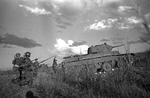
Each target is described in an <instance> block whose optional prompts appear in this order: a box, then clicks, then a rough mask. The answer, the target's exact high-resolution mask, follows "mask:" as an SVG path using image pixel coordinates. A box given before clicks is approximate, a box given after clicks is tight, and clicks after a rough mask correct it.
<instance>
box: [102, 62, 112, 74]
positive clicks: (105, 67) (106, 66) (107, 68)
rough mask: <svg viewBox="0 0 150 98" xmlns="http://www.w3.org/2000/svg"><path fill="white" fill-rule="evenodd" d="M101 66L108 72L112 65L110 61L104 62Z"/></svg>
mask: <svg viewBox="0 0 150 98" xmlns="http://www.w3.org/2000/svg"><path fill="white" fill-rule="evenodd" d="M102 68H103V70H104V71H105V72H110V71H111V70H112V66H111V64H110V63H104V64H103V66H102Z"/></svg>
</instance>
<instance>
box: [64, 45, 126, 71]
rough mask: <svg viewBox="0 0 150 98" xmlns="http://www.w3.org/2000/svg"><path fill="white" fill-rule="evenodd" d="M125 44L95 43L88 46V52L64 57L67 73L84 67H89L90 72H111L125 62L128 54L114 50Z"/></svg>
mask: <svg viewBox="0 0 150 98" xmlns="http://www.w3.org/2000/svg"><path fill="white" fill-rule="evenodd" d="M120 46H124V44H123V45H117V46H111V45H108V44H106V43H104V44H101V45H95V46H91V47H89V48H88V51H87V54H83V55H72V56H67V57H64V58H63V59H64V61H63V62H62V63H61V65H62V66H63V68H64V69H65V72H66V73H72V74H77V73H80V72H81V69H82V68H86V69H87V68H88V70H89V72H94V73H102V72H103V73H106V72H111V71H112V70H113V69H114V68H118V67H120V66H121V65H122V64H124V60H123V58H127V57H128V55H127V54H120V53H119V51H112V49H113V48H116V47H120Z"/></svg>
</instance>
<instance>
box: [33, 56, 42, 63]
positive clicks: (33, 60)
mask: <svg viewBox="0 0 150 98" xmlns="http://www.w3.org/2000/svg"><path fill="white" fill-rule="evenodd" d="M39 58H41V57H38V58H35V59H33V60H32V62H33V61H35V60H36V59H39Z"/></svg>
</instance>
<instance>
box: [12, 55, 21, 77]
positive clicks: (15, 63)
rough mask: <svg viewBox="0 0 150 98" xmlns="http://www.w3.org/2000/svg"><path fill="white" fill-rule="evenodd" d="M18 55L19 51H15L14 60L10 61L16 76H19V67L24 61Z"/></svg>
mask: <svg viewBox="0 0 150 98" xmlns="http://www.w3.org/2000/svg"><path fill="white" fill-rule="evenodd" d="M20 56H21V54H20V53H16V55H15V57H14V60H13V61H12V64H13V70H14V71H15V72H16V78H17V77H19V76H20V67H21V64H22V63H23V62H24V58H23V57H20Z"/></svg>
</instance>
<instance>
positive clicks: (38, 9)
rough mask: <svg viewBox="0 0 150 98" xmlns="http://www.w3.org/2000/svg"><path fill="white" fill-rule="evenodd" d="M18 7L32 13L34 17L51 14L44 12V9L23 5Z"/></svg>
mask: <svg viewBox="0 0 150 98" xmlns="http://www.w3.org/2000/svg"><path fill="white" fill-rule="evenodd" d="M19 6H20V7H23V8H25V9H26V10H27V11H29V12H31V13H34V14H36V15H50V14H51V12H49V11H46V10H45V9H40V8H38V7H35V8H31V7H28V6H25V5H19Z"/></svg>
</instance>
